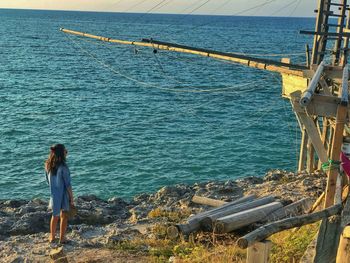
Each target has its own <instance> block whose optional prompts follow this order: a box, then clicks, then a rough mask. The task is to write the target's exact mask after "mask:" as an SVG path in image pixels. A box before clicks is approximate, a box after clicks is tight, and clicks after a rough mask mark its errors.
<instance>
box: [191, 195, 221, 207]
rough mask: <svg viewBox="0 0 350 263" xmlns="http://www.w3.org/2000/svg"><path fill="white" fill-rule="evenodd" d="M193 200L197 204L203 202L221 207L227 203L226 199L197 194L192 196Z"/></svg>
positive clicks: (202, 203) (203, 203)
mask: <svg viewBox="0 0 350 263" xmlns="http://www.w3.org/2000/svg"><path fill="white" fill-rule="evenodd" d="M192 202H193V203H196V204H201V205H208V206H213V207H219V206H223V205H225V204H227V202H225V201H221V200H216V199H212V198H208V197H203V196H198V195H195V196H193V197H192Z"/></svg>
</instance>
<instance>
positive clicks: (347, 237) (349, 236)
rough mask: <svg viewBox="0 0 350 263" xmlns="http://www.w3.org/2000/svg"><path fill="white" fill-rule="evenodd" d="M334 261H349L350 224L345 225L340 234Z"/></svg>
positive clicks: (345, 262)
mask: <svg viewBox="0 0 350 263" xmlns="http://www.w3.org/2000/svg"><path fill="white" fill-rule="evenodd" d="M336 262H337V263H347V262H350V226H347V227H345V228H344V231H343V233H342V235H341V236H340V241H339V246H338V252H337V259H336Z"/></svg>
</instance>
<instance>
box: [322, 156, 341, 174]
mask: <svg viewBox="0 0 350 263" xmlns="http://www.w3.org/2000/svg"><path fill="white" fill-rule="evenodd" d="M340 164H341V162H340V161H334V160H331V159H329V160H328V162H325V163H323V164H322V165H321V167H322V170H323V171H324V172H326V171H329V170H333V169H339V168H340Z"/></svg>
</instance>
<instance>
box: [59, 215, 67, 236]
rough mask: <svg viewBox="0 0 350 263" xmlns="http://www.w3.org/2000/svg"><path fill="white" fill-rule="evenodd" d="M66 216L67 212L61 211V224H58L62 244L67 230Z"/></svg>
mask: <svg viewBox="0 0 350 263" xmlns="http://www.w3.org/2000/svg"><path fill="white" fill-rule="evenodd" d="M67 222H68V215H67V212H64V211H61V222H60V242H64V241H65V239H64V235H65V234H66V230H67Z"/></svg>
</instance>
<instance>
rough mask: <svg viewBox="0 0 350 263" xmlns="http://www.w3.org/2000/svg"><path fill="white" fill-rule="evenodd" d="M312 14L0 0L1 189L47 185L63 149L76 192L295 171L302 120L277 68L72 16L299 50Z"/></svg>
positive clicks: (239, 48)
mask: <svg viewBox="0 0 350 263" xmlns="http://www.w3.org/2000/svg"><path fill="white" fill-rule="evenodd" d="M314 22H315V19H313V18H295V17H243V16H204V15H169V14H148V13H146V14H141V13H138V14H132V13H101V12H100V13H97V12H68V11H34V10H8V9H0V35H1V38H0V108H1V110H0V199H15V198H16V199H17V198H20V199H31V198H36V197H38V198H48V196H49V188H48V186H47V183H46V180H45V173H44V162H45V160H46V158H47V157H48V154H49V148H50V146H51V145H52V144H55V143H63V144H65V145H66V147H67V149H68V159H67V163H68V165H69V168H70V171H71V175H72V184H73V191H74V193H75V195H76V196H77V195H86V194H94V195H97V196H98V197H101V198H104V199H108V198H110V197H114V196H116V197H121V198H126V199H130V198H132V197H133V196H135V195H137V194H141V193H149V192H152V191H156V190H157V189H159V188H161V187H163V186H167V185H174V184H182V183H183V184H193V183H195V182H206V181H213V180H236V179H238V178H243V177H247V176H264V174H265V173H266V172H268V171H269V170H271V169H285V170H288V171H295V170H296V168H297V160H298V153H299V149H298V148H299V142H300V130H299V127H298V124H297V121H296V118H295V116H294V114H293V112H292V110H291V106H290V103H289V101H288V100H285V99H283V98H282V96H281V91H282V89H281V77H280V75H279V74H278V73H273V72H268V71H264V70H259V69H254V68H248V67H245V66H242V65H238V64H234V63H230V62H227V61H220V60H215V59H212V58H208V57H200V56H196V55H191V54H182V53H175V52H170V51H161V50H156V49H153V48H145V47H134V46H129V45H118V44H111V43H105V42H99V41H96V40H93V39H87V38H80V37H76V36H72V35H67V34H65V33H63V32H61V31H60V28H67V29H72V30H77V31H82V32H87V33H91V34H95V35H100V36H105V37H110V38H115V39H122V40H130V41H140V40H142V39H143V38H148V39H153V40H159V41H165V42H172V43H177V44H183V45H188V46H195V47H200V48H207V49H213V50H218V51H224V52H234V53H241V54H245V55H250V56H254V57H261V58H267V59H273V60H277V61H279V60H281V58H283V57H290V58H291V61H292V63H299V64H305V60H306V59H305V44H309V45H310V46H311V44H312V37H311V36H305V35H300V34H299V30H302V29H309V30H310V29H311V30H312V29H313V27H314Z"/></svg>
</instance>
